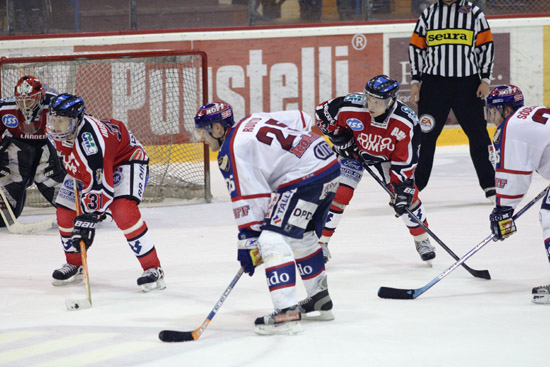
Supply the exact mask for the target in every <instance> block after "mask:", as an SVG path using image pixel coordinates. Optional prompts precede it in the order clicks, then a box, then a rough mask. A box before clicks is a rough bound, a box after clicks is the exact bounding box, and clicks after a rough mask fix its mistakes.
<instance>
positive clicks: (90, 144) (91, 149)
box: [81, 132, 99, 155]
mask: <svg viewBox="0 0 550 367" xmlns="http://www.w3.org/2000/svg"><path fill="white" fill-rule="evenodd" d="M81 146H82V150H84V154H86V155H94V154H96V153H97V152H98V151H99V149H98V148H97V145H96V143H95V141H94V137H93V136H92V134H91V133H89V132H85V133H83V134H82V143H81Z"/></svg>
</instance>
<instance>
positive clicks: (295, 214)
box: [288, 199, 318, 229]
mask: <svg viewBox="0 0 550 367" xmlns="http://www.w3.org/2000/svg"><path fill="white" fill-rule="evenodd" d="M317 207H318V205H317V204H315V203H310V202H308V201H304V200H302V199H300V200H298V203H297V204H296V206H295V207H294V209H292V214H291V215H290V218H289V219H288V224H292V225H293V226H295V227H298V228H302V229H306V226H307V224H308V223H309V221H310V220H311V218H313V213H315V210H316V209H317Z"/></svg>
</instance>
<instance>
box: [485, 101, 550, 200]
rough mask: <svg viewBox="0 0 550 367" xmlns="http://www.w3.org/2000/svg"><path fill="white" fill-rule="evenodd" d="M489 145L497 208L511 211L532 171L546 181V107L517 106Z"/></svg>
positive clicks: (549, 112) (549, 114) (549, 160)
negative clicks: (493, 154) (494, 158)
mask: <svg viewBox="0 0 550 367" xmlns="http://www.w3.org/2000/svg"><path fill="white" fill-rule="evenodd" d="M493 143H494V146H495V151H496V153H497V164H496V173H495V184H496V190H497V205H499V206H510V207H512V208H515V207H516V206H517V205H518V204H519V203H520V202H521V200H522V198H523V196H524V195H525V194H526V193H527V190H528V189H529V185H530V184H531V179H532V176H533V173H534V172H538V173H539V174H540V175H541V176H543V177H544V178H546V179H548V180H550V108H548V107H537V106H524V107H521V108H520V109H518V110H517V111H516V112H514V113H513V114H511V115H510V116H508V117H507V118H506V119H505V120H504V121H503V122H502V123H501V124H500V125H499V126H498V128H497V130H496V132H495V135H494V137H493Z"/></svg>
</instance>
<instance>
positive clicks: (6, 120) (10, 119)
mask: <svg viewBox="0 0 550 367" xmlns="http://www.w3.org/2000/svg"><path fill="white" fill-rule="evenodd" d="M2 123H3V124H4V125H5V126H6V127H8V128H10V129H13V128H14V127H17V125H18V124H19V121H18V120H17V117H15V116H14V115H11V114H9V115H4V116H2Z"/></svg>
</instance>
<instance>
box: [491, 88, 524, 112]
mask: <svg viewBox="0 0 550 367" xmlns="http://www.w3.org/2000/svg"><path fill="white" fill-rule="evenodd" d="M485 103H486V106H487V108H497V109H498V110H499V111H500V112H501V114H502V113H503V111H504V107H506V106H510V107H511V108H512V109H513V110H514V111H515V110H517V109H518V108H520V107H523V103H524V100H523V93H522V92H521V89H519V88H518V87H516V86H515V85H512V84H508V85H499V86H498V87H496V88H495V89H493V90H492V91H491V93H489V95H488V96H487V100H486V102H485Z"/></svg>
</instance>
